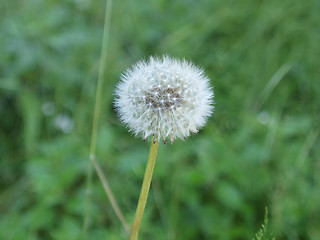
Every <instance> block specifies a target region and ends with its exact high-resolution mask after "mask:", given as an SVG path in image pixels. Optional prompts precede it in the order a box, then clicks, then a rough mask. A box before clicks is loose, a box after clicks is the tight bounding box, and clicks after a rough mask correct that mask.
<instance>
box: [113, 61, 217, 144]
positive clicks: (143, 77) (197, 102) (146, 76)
mask: <svg viewBox="0 0 320 240" xmlns="http://www.w3.org/2000/svg"><path fill="white" fill-rule="evenodd" d="M115 94H116V99H115V107H116V109H117V112H118V114H119V116H120V119H121V120H122V122H124V123H125V124H126V125H127V126H128V127H129V129H130V131H131V132H133V133H134V134H135V135H136V136H137V135H140V136H142V137H143V138H144V139H147V138H148V137H150V136H153V137H154V138H155V139H156V140H157V141H160V139H162V140H163V141H164V143H166V141H167V139H170V141H171V142H173V141H175V140H176V138H186V137H188V136H189V135H190V132H194V133H197V132H198V130H199V129H200V128H201V127H203V126H204V125H205V123H206V121H207V118H208V117H209V116H210V115H211V113H212V111H213V108H214V107H213V105H212V104H213V90H212V88H211V87H210V84H209V79H208V78H207V77H206V76H205V75H204V72H203V70H202V69H200V68H198V67H195V66H194V65H193V64H192V63H189V62H187V61H185V60H183V61H180V60H177V59H173V58H170V57H168V56H163V57H162V58H153V57H150V59H149V60H148V61H140V62H138V63H137V64H135V65H134V66H132V67H131V68H129V69H128V70H126V72H125V73H124V74H123V75H122V76H121V81H120V82H119V84H118V85H117V89H116V93H115Z"/></svg>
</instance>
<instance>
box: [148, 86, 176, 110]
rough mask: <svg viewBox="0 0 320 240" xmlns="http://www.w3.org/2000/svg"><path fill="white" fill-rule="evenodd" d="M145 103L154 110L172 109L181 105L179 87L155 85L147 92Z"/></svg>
mask: <svg viewBox="0 0 320 240" xmlns="http://www.w3.org/2000/svg"><path fill="white" fill-rule="evenodd" d="M145 96H146V97H145V103H146V105H147V106H149V107H151V108H152V109H154V110H160V109H162V110H170V109H174V108H176V107H178V106H180V104H181V102H182V95H181V91H180V92H179V88H174V87H171V86H167V87H153V88H151V89H149V90H148V91H146V92H145Z"/></svg>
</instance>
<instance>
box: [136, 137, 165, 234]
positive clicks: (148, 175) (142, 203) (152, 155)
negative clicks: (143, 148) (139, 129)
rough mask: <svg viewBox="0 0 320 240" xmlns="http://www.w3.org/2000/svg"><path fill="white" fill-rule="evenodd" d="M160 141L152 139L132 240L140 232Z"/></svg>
mask: <svg viewBox="0 0 320 240" xmlns="http://www.w3.org/2000/svg"><path fill="white" fill-rule="evenodd" d="M158 147H159V142H158V141H152V143H151V147H150V153H149V158H148V162H147V167H146V171H145V173H144V178H143V182H142V187H141V192H140V197H139V202H138V206H137V210H136V215H135V217H134V220H133V224H132V228H131V235H130V240H137V239H138V234H139V227H140V223H141V220H142V216H143V212H144V209H145V206H146V203H147V199H148V194H149V189H150V184H151V179H152V174H153V169H154V165H155V162H156V157H157V152H158Z"/></svg>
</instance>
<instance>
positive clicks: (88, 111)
mask: <svg viewBox="0 0 320 240" xmlns="http://www.w3.org/2000/svg"><path fill="white" fill-rule="evenodd" d="M104 9H105V2H104V1H90V0H69V1H67V0H60V1H57V0H46V1H41V0H25V1H22V0H13V1H10V0H2V1H1V3H0V124H1V125H0V126H1V128H0V189H1V192H0V216H1V217H0V239H3V240H11V239H12V240H20V239H21V240H22V239H23V240H26V239H27V240H29V239H30V240H36V239H66V240H72V239H81V235H82V222H83V214H84V206H85V192H86V174H87V168H88V164H89V158H88V155H89V146H90V135H91V128H92V116H93V109H94V99H95V89H96V83H97V76H98V68H99V57H100V54H101V41H102V34H103V22H104ZM108 49H109V53H108V54H109V55H108V60H107V65H106V69H107V76H106V78H105V83H104V87H103V99H102V101H103V103H102V109H101V115H100V122H99V129H98V138H97V158H98V161H99V162H100V164H101V165H102V168H103V171H104V173H105V175H106V176H107V178H108V180H109V182H110V185H111V188H112V189H113V191H114V194H115V196H116V198H117V200H118V202H119V205H120V207H121V209H122V210H123V212H124V215H125V217H126V219H127V220H128V221H129V222H130V223H131V222H132V220H133V217H134V212H135V208H136V204H137V200H138V196H139V191H140V186H141V181H142V177H143V172H144V168H145V164H146V160H147V155H148V149H149V143H145V142H143V141H142V140H140V139H136V138H135V137H133V136H131V135H130V134H129V133H128V132H127V129H125V127H124V126H123V125H122V124H121V123H120V121H119V119H118V118H117V116H116V113H115V111H114V109H113V104H112V101H113V91H114V88H115V85H116V83H117V82H118V81H119V76H120V74H121V73H122V72H123V71H124V70H125V69H126V68H127V67H128V66H130V65H131V64H133V63H135V62H136V61H138V60H140V59H141V58H146V57H148V56H149V55H162V54H165V53H167V54H168V55H170V56H173V57H177V58H186V59H187V60H190V61H193V62H194V63H195V64H196V65H198V66H202V67H203V68H204V69H205V71H206V74H207V75H208V76H209V77H210V78H211V80H212V85H213V86H214V91H215V103H216V104H215V113H214V115H213V117H211V118H210V120H209V122H208V124H207V125H206V127H205V128H204V129H203V130H201V131H200V133H199V134H198V135H196V136H192V137H190V138H188V139H187V141H185V142H182V141H177V142H176V143H175V144H173V145H170V144H169V145H167V146H163V145H162V146H160V149H159V153H158V159H157V163H156V169H155V173H154V179H153V184H152V188H151V192H150V196H149V200H148V204H147V207H146V212H145V215H144V218H143V222H142V226H141V231H140V233H141V234H140V237H141V239H151V240H162V239H169V240H174V239H183V240H186V239H219V240H227V239H252V238H253V237H254V234H255V233H256V232H257V231H258V230H259V228H260V225H261V224H262V223H263V216H264V208H265V207H266V206H267V207H268V209H269V221H270V222H269V226H268V227H269V231H270V232H271V233H272V235H273V236H275V237H276V238H277V239H289V240H298V239H303V240H304V239H310V240H319V239H320V174H319V172H320V162H319V156H320V148H319V146H320V144H319V142H320V141H319V129H320V128H319V127H320V125H319V120H320V116H319V112H320V108H319V103H320V82H319V76H320V2H319V1H318V0H304V1H300V0H282V1H279V0H269V1H267V0H238V1H237V0H226V1H218V0H199V1H190V0H176V1H170V0H153V1H133V0H116V1H114V2H113V9H112V23H111V32H110V42H109V48H108ZM90 192H91V198H90V225H89V229H88V239H115V240H116V239H128V236H127V235H126V233H125V232H124V230H123V228H122V226H121V224H120V222H119V220H118V219H117V218H116V215H115V214H114V212H113V210H112V208H111V205H110V203H109V201H108V199H107V197H106V195H105V193H104V191H103V188H102V185H101V183H100V181H99V179H98V178H97V176H96V174H95V173H94V175H93V184H92V188H91V189H90Z"/></svg>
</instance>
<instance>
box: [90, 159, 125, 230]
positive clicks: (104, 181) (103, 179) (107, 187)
mask: <svg viewBox="0 0 320 240" xmlns="http://www.w3.org/2000/svg"><path fill="white" fill-rule="evenodd" d="M91 161H92V163H93V165H94V167H95V169H96V171H97V174H98V176H99V178H100V181H101V182H102V185H103V188H104V190H105V192H106V193H107V196H108V198H109V200H110V203H111V206H112V208H113V210H114V211H115V213H116V215H117V217H118V218H119V220H120V222H121V223H122V225H123V227H124V229H125V230H126V231H127V232H128V233H129V232H130V228H129V226H128V224H127V222H126V220H125V218H124V216H123V214H122V212H121V210H120V208H119V206H118V204H117V201H116V199H115V197H114V195H113V192H112V190H111V188H110V185H109V183H108V181H107V179H106V177H105V176H104V174H103V171H102V169H101V167H100V165H99V163H98V162H97V161H96V158H94V157H93V158H92V159H91Z"/></svg>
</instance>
